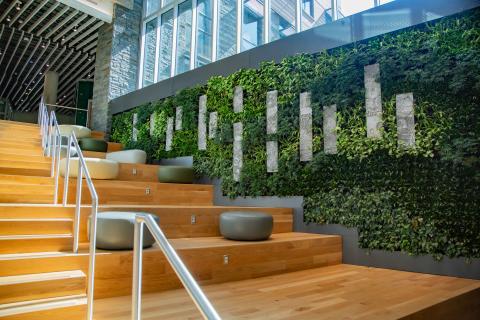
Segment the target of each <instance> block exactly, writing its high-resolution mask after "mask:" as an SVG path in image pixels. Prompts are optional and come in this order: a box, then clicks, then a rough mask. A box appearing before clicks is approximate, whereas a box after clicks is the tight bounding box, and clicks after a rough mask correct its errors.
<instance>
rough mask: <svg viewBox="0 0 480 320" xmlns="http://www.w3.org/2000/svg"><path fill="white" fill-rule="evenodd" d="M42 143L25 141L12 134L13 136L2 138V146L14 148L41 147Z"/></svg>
mask: <svg viewBox="0 0 480 320" xmlns="http://www.w3.org/2000/svg"><path fill="white" fill-rule="evenodd" d="M41 147H42V145H41V143H40V142H30V141H25V140H22V139H18V138H16V137H15V136H14V135H12V137H11V138H8V139H1V140H0V148H12V149H30V148H32V149H38V148H41Z"/></svg>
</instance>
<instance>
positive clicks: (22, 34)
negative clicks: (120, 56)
mask: <svg viewBox="0 0 480 320" xmlns="http://www.w3.org/2000/svg"><path fill="white" fill-rule="evenodd" d="M102 24H103V22H102V21H100V20H99V19H97V18H94V17H91V16H89V15H87V14H85V13H83V12H80V11H78V10H75V9H73V8H71V7H69V6H66V5H64V4H62V3H60V2H58V1H55V0H21V1H19V0H3V1H2V0H0V98H4V99H8V100H9V101H10V103H11V104H12V106H13V108H14V109H15V110H19V111H33V110H35V109H36V108H38V104H39V102H40V96H41V94H42V92H43V74H44V73H45V72H46V71H48V70H53V71H56V72H58V73H59V85H58V101H57V104H60V105H65V106H70V107H73V106H74V91H75V84H76V82H77V80H79V79H93V73H94V68H95V51H96V48H97V33H98V28H99V27H100V26H101V25H102Z"/></svg>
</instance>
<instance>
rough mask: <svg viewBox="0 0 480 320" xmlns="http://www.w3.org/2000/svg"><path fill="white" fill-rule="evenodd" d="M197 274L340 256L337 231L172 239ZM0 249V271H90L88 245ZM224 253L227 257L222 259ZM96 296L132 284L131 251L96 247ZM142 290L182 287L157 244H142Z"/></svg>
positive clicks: (238, 274)
mask: <svg viewBox="0 0 480 320" xmlns="http://www.w3.org/2000/svg"><path fill="white" fill-rule="evenodd" d="M170 243H171V244H172V246H173V247H174V248H175V249H176V250H177V252H178V254H179V255H180V257H181V258H182V259H183V261H184V262H185V264H186V265H187V267H188V269H189V270H190V271H191V272H192V274H193V275H194V277H195V279H197V280H199V281H200V283H201V284H207V283H219V282H228V281H234V280H240V279H250V278H256V277H261V276H266V275H272V274H280V273H285V272H291V271H296V270H303V269H309V268H315V267H321V266H326V265H332V264H338V263H341V261H342V240H341V237H340V236H331V235H318V234H304V233H292V232H290V233H278V234H273V235H272V237H271V239H270V240H268V241H260V242H248V241H247V242H243V241H230V240H225V239H223V238H221V237H206V238H182V239H171V240H170ZM52 251H55V252H38V253H29V254H26V253H25V254H1V255H0V273H1V275H15V274H28V273H31V272H54V271H59V270H77V269H78V270H82V271H83V272H84V273H85V274H86V273H87V272H88V250H87V251H81V252H80V253H79V254H72V253H69V252H58V250H52ZM225 255H226V256H228V263H227V264H225ZM96 257H97V258H96V261H97V264H96V276H95V297H96V298H102V297H112V296H121V295H128V294H130V293H131V284H132V278H131V277H132V251H131V250H127V251H105V250H97V256H96ZM143 277H144V281H143V283H144V292H155V291H164V290H169V289H173V288H178V287H180V282H179V281H178V278H177V276H176V275H175V274H174V272H173V270H172V269H171V268H170V266H169V264H168V262H167V261H166V260H165V257H164V255H163V253H162V252H161V250H160V249H159V248H157V247H153V248H150V249H146V250H145V251H144V257H143Z"/></svg>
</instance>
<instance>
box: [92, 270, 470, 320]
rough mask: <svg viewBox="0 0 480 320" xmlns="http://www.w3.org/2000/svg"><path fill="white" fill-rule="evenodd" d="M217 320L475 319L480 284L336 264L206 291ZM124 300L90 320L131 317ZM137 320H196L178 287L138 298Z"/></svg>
mask: <svg viewBox="0 0 480 320" xmlns="http://www.w3.org/2000/svg"><path fill="white" fill-rule="evenodd" d="M203 289H204V290H205V293H206V294H207V296H208V297H209V298H210V300H211V302H212V304H213V305H214V307H215V308H216V309H217V310H218V312H219V314H220V316H221V317H222V319H296V320H298V319H322V320H323V319H369V320H372V319H382V320H385V319H401V318H403V319H430V320H433V319H478V318H477V316H478V312H479V311H480V281H475V280H468V279H460V278H451V277H443V276H435V275H430V274H419V273H411V272H403V271H395V270H389V269H378V268H368V267H361V266H353V265H346V264H340V265H335V266H329V267H323V268H317V269H310V270H305V271H298V272H292V273H286V274H281V275H275V276H269V277H263V278H258V279H251V280H244V281H236V282H229V283H223V284H215V285H209V286H204V287H203ZM130 303H131V300H130V297H129V296H126V297H116V298H108V299H101V300H96V302H95V320H127V319H130V316H131V315H130ZM142 306H143V315H142V319H144V320H147V319H201V317H200V314H199V313H198V311H197V310H196V309H195V307H194V305H193V303H192V302H191V300H190V298H189V296H188V295H187V294H186V292H185V291H184V290H183V289H178V290H171V291H166V292H161V293H151V294H144V296H143V305H142Z"/></svg>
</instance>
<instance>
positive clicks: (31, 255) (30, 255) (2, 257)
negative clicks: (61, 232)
mask: <svg viewBox="0 0 480 320" xmlns="http://www.w3.org/2000/svg"><path fill="white" fill-rule="evenodd" d="M79 254H82V253H79ZM76 255H78V254H77V253H73V252H64V251H50V252H26V253H5V254H0V261H6V260H21V259H35V258H38V259H41V258H53V257H69V256H76Z"/></svg>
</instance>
